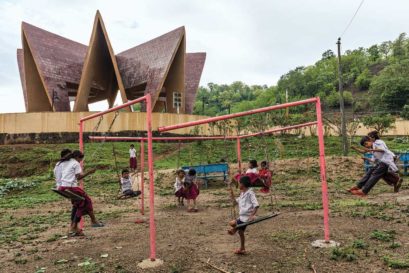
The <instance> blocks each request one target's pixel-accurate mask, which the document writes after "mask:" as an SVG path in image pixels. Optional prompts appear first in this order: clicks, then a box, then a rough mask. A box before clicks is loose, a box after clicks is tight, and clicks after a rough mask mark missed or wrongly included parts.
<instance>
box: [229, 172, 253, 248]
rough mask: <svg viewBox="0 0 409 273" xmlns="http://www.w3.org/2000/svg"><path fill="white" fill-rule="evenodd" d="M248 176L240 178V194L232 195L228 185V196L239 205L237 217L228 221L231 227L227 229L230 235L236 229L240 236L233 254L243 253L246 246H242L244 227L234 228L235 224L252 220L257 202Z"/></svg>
mask: <svg viewBox="0 0 409 273" xmlns="http://www.w3.org/2000/svg"><path fill="white" fill-rule="evenodd" d="M250 185H251V183H250V178H249V177H248V176H243V177H241V178H240V196H239V197H238V198H235V197H234V193H233V189H232V188H231V187H230V197H231V199H232V200H233V202H234V203H235V204H237V205H238V206H239V215H240V216H239V218H238V219H236V220H232V221H230V222H229V225H230V226H231V229H230V230H229V231H228V233H229V234H230V235H234V234H235V233H236V232H237V231H238V233H239V236H240V248H239V249H237V250H235V251H234V253H235V254H245V253H246V248H245V246H244V242H245V238H244V231H245V230H246V227H242V228H236V226H237V225H239V224H242V223H246V222H249V221H252V220H254V219H255V216H256V213H257V210H258V207H259V204H258V202H257V198H256V195H255V194H254V192H253V191H252V190H251V189H250Z"/></svg>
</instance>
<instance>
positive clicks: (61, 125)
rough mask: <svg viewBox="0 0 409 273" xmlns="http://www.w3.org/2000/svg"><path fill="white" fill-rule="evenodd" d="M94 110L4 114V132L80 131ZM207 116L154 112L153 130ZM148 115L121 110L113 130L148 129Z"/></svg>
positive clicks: (105, 124)
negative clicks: (80, 125) (83, 121)
mask: <svg viewBox="0 0 409 273" xmlns="http://www.w3.org/2000/svg"><path fill="white" fill-rule="evenodd" d="M92 113H94V112H41V113H12V114H0V134H29V133H74V132H78V123H79V119H80V118H82V117H85V116H88V115H90V114H92ZM114 116H115V113H110V114H107V115H105V116H104V118H103V120H102V121H101V124H100V127H99V129H98V130H97V132H106V131H107V130H108V128H109V126H110V124H111V122H112V120H113V118H114ZM203 118H205V117H204V116H196V115H185V114H179V115H178V114H170V113H152V123H153V124H152V129H153V130H156V129H157V128H158V127H160V126H165V125H172V124H178V123H183V122H187V121H194V120H199V119H203ZM98 120H99V118H96V119H92V120H89V121H86V122H85V128H84V129H85V132H93V130H94V127H95V126H96V124H97V123H98ZM192 129H193V127H191V128H183V129H178V130H174V131H171V133H175V134H189V133H191V130H192ZM145 130H146V114H145V113H142V112H133V113H130V112H120V113H119V116H118V117H117V119H116V120H115V123H114V125H113V127H112V130H111V131H112V132H121V131H145ZM202 132H208V126H207V125H203V130H202Z"/></svg>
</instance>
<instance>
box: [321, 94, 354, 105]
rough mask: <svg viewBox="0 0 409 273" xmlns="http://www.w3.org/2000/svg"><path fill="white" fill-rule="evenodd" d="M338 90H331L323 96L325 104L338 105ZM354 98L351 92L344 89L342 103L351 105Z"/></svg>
mask: <svg viewBox="0 0 409 273" xmlns="http://www.w3.org/2000/svg"><path fill="white" fill-rule="evenodd" d="M339 96H340V95H339V92H332V93H331V94H329V95H328V96H327V97H326V98H325V104H326V105H327V106H328V107H333V108H335V107H339ZM353 101H354V99H353V97H352V93H351V92H349V91H344V105H345V106H350V105H352V103H353Z"/></svg>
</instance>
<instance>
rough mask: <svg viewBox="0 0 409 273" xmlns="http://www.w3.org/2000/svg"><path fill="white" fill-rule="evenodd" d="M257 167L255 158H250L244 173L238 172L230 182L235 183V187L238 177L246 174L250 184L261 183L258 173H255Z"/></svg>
mask: <svg viewBox="0 0 409 273" xmlns="http://www.w3.org/2000/svg"><path fill="white" fill-rule="evenodd" d="M257 167H258V165H257V160H255V159H252V160H250V161H249V164H248V169H247V171H246V173H245V174H240V173H238V174H236V175H235V176H234V177H233V179H232V183H233V184H235V185H236V188H237V187H238V186H239V181H240V178H241V177H243V176H247V177H249V178H250V181H251V185H252V186H260V185H262V182H261V181H260V179H259V177H258V174H257V173H258V170H257ZM259 184H260V185H259ZM262 186H263V185H262Z"/></svg>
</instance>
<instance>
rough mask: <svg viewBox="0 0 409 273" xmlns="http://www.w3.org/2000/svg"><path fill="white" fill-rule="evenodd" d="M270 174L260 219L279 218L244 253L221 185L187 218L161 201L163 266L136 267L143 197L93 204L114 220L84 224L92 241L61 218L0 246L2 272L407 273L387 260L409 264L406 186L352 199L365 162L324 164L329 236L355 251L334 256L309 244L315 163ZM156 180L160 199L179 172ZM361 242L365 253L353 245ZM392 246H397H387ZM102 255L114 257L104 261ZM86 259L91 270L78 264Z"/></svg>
mask: <svg viewBox="0 0 409 273" xmlns="http://www.w3.org/2000/svg"><path fill="white" fill-rule="evenodd" d="M231 168H232V170H234V169H235V168H236V166H233V165H232V166H231ZM273 168H274V171H275V175H274V185H273V194H272V195H269V194H261V193H259V192H258V190H257V197H258V199H259V202H260V203H261V208H260V212H259V215H266V214H268V213H271V211H280V213H281V214H280V215H279V216H278V217H276V218H273V219H270V220H266V221H263V222H260V223H258V224H255V225H252V226H249V227H248V228H247V230H246V247H247V251H248V253H247V254H246V255H242V256H237V255H235V254H233V250H234V249H235V248H237V247H238V245H239V238H238V236H230V235H227V233H226V231H227V228H228V227H227V223H228V221H229V220H230V219H232V218H233V210H232V208H231V206H230V204H231V203H230V201H229V199H228V194H227V190H226V187H225V186H224V185H223V182H220V181H214V182H211V183H210V184H209V185H210V186H209V189H202V190H201V193H200V195H199V199H198V202H199V208H200V211H199V212H198V213H188V212H187V211H186V208H185V207H178V206H176V201H175V198H174V197H173V196H172V195H159V194H158V195H156V196H155V223H156V229H157V230H156V231H157V232H156V239H157V246H156V251H157V257H158V258H160V259H162V260H163V261H164V264H163V265H162V266H161V267H158V268H154V269H143V270H142V269H140V268H139V267H138V263H139V262H140V261H142V260H143V259H146V258H148V257H149V252H150V248H149V225H148V223H144V224H135V223H134V221H135V220H136V219H141V218H143V219H145V220H148V214H149V211H148V210H149V207H147V215H145V216H141V215H140V213H139V212H138V209H139V203H140V200H139V199H138V200H137V199H127V200H121V201H117V200H107V198H103V197H99V196H98V197H94V198H93V199H94V203H95V204H94V207H95V209H96V211H100V212H103V213H105V215H108V216H107V217H106V220H105V223H106V227H103V228H91V227H90V226H89V222H88V219H86V223H85V224H86V225H85V233H86V237H84V238H80V237H76V238H65V237H63V236H64V235H65V233H66V231H67V229H68V219H66V221H65V220H64V219H63V220H61V221H59V222H57V223H56V224H55V225H54V226H52V227H49V228H47V229H46V230H42V231H40V232H38V233H37V236H38V237H37V238H35V239H33V240H29V241H24V242H21V241H16V242H11V243H7V244H6V243H5V244H3V245H1V249H0V264H1V267H0V272H36V271H37V270H39V269H40V268H45V270H44V272H47V273H48V272H218V271H217V270H215V269H213V268H211V267H210V266H208V265H207V264H206V263H205V262H206V261H207V260H208V259H209V258H210V263H211V264H213V265H215V266H217V267H219V268H222V269H224V270H225V271H228V272H300V273H302V272H319V273H321V272H387V271H388V272H392V271H395V270H396V271H397V272H398V271H402V269H393V268H389V267H388V264H387V263H386V262H385V257H390V258H394V259H400V260H408V259H409V257H408V253H409V236H408V215H407V213H408V208H409V207H408V204H409V202H408V203H406V196H408V195H409V190H408V188H407V187H406V185H404V187H403V190H402V191H401V192H400V193H398V194H395V193H393V191H392V189H391V188H390V187H388V186H387V185H386V184H385V183H383V182H379V183H378V185H377V186H376V188H375V189H374V190H373V191H372V192H371V195H370V196H369V197H367V198H365V199H362V198H358V197H354V196H352V195H350V194H348V193H346V192H345V189H347V188H348V187H350V186H352V185H353V184H354V181H355V180H356V179H358V178H359V177H360V176H361V175H363V170H362V165H361V162H360V161H359V160H358V159H356V158H352V157H348V158H328V168H327V175H328V184H329V199H330V202H331V215H330V228H331V239H332V240H335V241H337V242H340V243H341V252H342V251H344V250H343V249H345V248H350V249H352V251H353V252H354V255H355V256H351V257H352V258H350V259H349V258H346V257H341V256H342V255H338V256H337V255H335V256H334V254H333V250H332V249H316V248H313V247H312V246H311V242H312V241H314V240H316V239H323V236H324V235H323V218H322V210H321V207H320V202H321V193H320V191H321V188H320V182H319V168H318V164H317V160H316V159H303V160H295V159H293V160H278V161H276V162H274V166H273ZM159 173H160V176H161V178H160V181H159V182H158V185H156V186H157V192H158V190H159V189H171V187H172V184H173V181H174V178H173V173H172V172H171V171H163V172H159ZM147 200H148V199H147ZM147 205H148V202H146V206H147ZM69 209H70V203H69V202H68V201H66V200H61V201H58V202H52V203H45V204H44V205H43V206H41V208H36V209H17V210H11V209H6V210H5V211H3V212H2V213H1V215H3V216H4V215H8V214H12V215H13V217H14V219H18V218H21V217H28V216H32V217H38V216H41V215H49V214H50V213H58V212H60V213H66V212H67V211H69ZM3 219H4V218H3ZM2 224H5V223H2ZM36 225H37V224H36ZM38 225H39V226H41V224H38ZM15 228H20V227H18V226H16V227H15ZM375 230H379V231H391V230H393V231H394V233H395V234H396V238H395V239H393V241H392V242H391V241H382V240H379V239H377V238H373V235H372V234H373V232H374V231H375ZM50 238H54V240H51V239H50ZM357 240H358V241H359V240H360V241H362V242H364V243H365V244H366V246H363V247H360V246H355V247H354V246H353V245H354V244H356V243H354V242H356V241H357ZM393 242H395V243H397V244H399V246H398V247H395V248H393V247H391V244H392V243H393ZM345 251H346V250H345ZM103 254H108V256H107V257H101V255H103ZM331 257H332V258H331ZM354 257H355V258H354ZM87 260H88V261H89V264H88V265H85V266H79V264H81V263H84V262H86V261H87ZM406 270H407V269H406ZM37 272H41V271H37Z"/></svg>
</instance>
